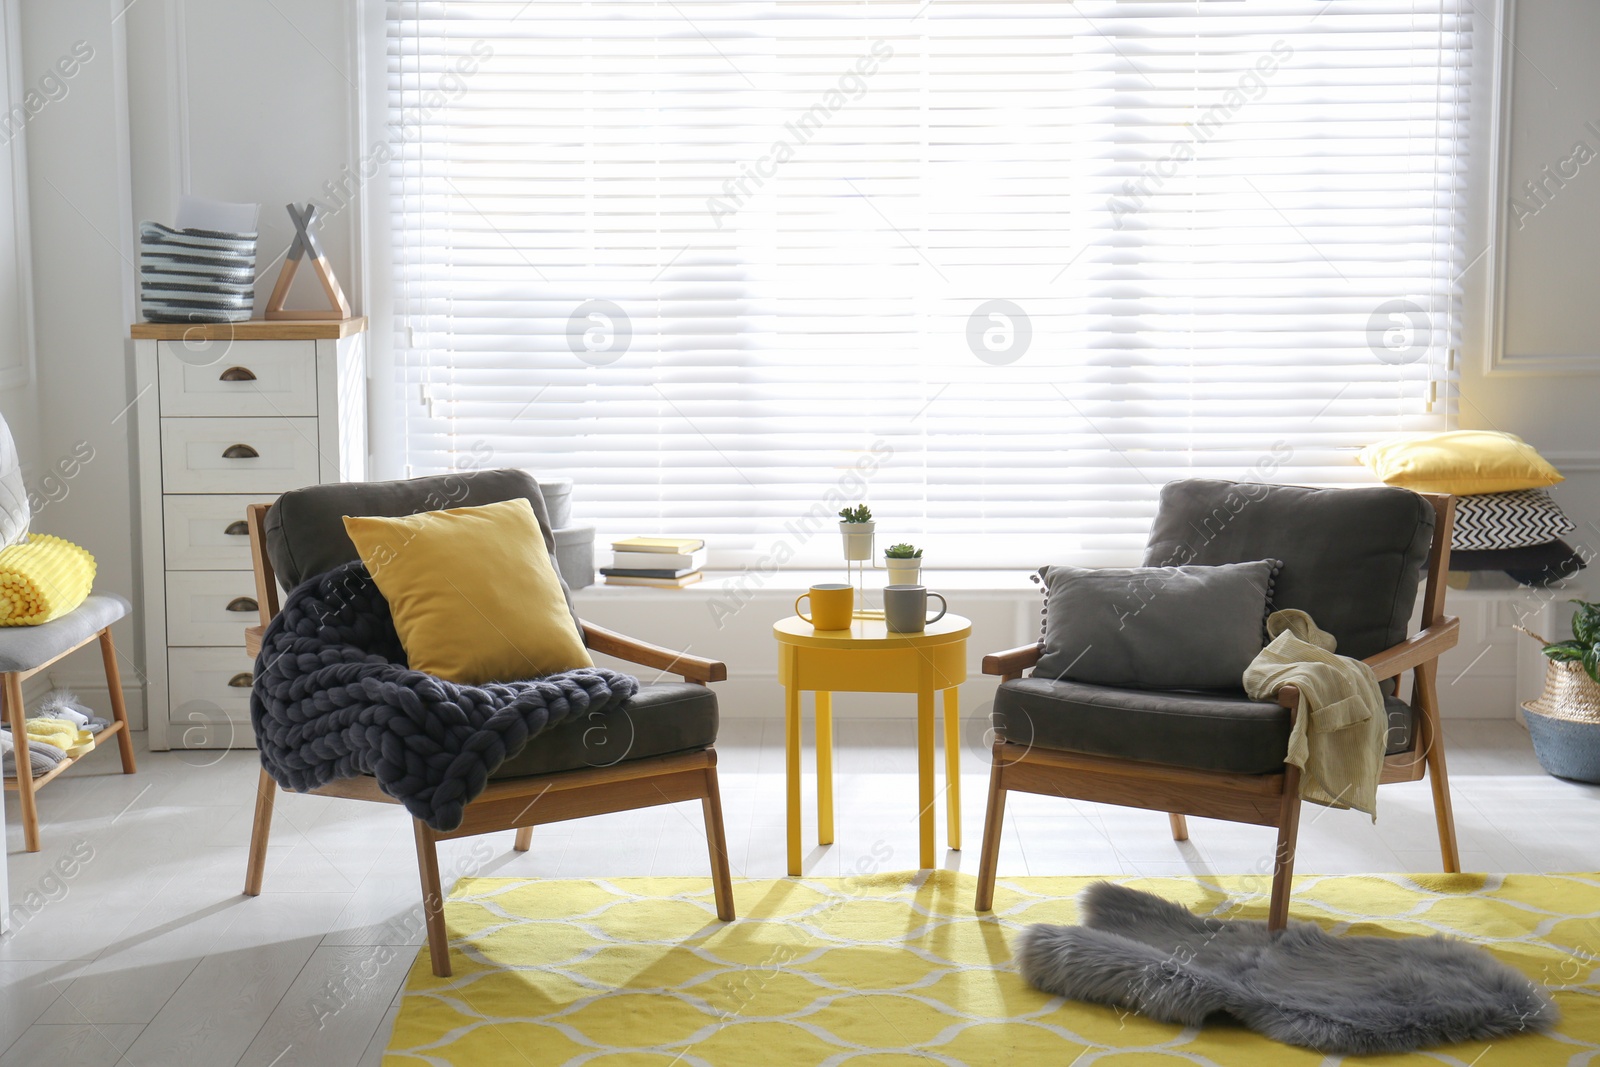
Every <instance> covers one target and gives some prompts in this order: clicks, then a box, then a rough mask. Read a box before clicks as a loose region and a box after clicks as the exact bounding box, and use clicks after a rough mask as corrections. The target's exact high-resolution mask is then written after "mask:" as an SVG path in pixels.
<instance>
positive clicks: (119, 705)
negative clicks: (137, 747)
mask: <svg viewBox="0 0 1600 1067" xmlns="http://www.w3.org/2000/svg"><path fill="white" fill-rule="evenodd" d="M100 659H101V661H102V662H104V663H105V667H106V686H107V687H108V688H109V689H110V690H111V718H112V720H113V721H115V722H120V723H121V724H122V729H121V730H120V731H119V732H118V733H117V748H118V750H119V751H120V752H121V753H122V773H123V774H133V773H135V772H137V771H138V769H139V767H138V765H137V764H136V763H135V762H134V759H133V735H132V734H131V733H129V732H128V708H127V706H126V705H125V704H124V702H123V699H122V672H121V671H119V670H118V669H117V649H116V646H115V645H113V644H112V643H111V627H109V626H107V627H106V628H105V629H104V630H101V631H100Z"/></svg>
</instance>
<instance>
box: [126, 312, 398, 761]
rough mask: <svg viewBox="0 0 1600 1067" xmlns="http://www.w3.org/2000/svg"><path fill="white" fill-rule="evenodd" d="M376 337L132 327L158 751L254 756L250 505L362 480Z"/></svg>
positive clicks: (356, 329)
mask: <svg viewBox="0 0 1600 1067" xmlns="http://www.w3.org/2000/svg"><path fill="white" fill-rule="evenodd" d="M365 329H366V320H365V319H361V318H355V319H345V320H343V321H328V322H312V321H306V322H289V321H274V322H262V321H251V322H242V323H235V324H231V325H205V326H184V325H165V324H157V323H140V324H138V325H136V326H134V327H133V331H132V332H133V339H134V358H135V388H136V390H137V397H138V399H137V400H136V401H135V404H134V407H135V411H136V412H137V423H138V434H139V438H138V440H139V472H140V488H139V506H140V524H141V532H142V534H143V556H142V559H143V572H144V588H143V594H142V595H143V604H142V609H143V618H144V650H145V679H144V680H145V706H146V707H147V708H148V711H149V729H150V747H151V748H153V749H158V750H161V749H168V748H250V747H253V746H254V744H255V741H254V736H253V734H252V733H251V730H250V670H251V666H252V665H251V662H250V658H249V657H248V656H246V655H245V651H244V628H245V627H246V626H252V625H255V623H256V621H257V608H256V599H255V598H256V591H255V577H254V575H253V574H252V573H251V569H250V539H249V535H248V534H247V532H246V530H245V524H244V514H245V505H247V504H255V503H265V502H268V501H271V500H273V499H275V498H276V497H277V495H278V494H279V493H283V492H287V491H288V490H290V489H298V488H300V487H301V486H304V485H314V484H317V483H320V482H341V481H360V480H362V479H364V478H365V477H366V469H367V418H366V411H367V360H366V344H365V342H366V334H365V332H364V331H365Z"/></svg>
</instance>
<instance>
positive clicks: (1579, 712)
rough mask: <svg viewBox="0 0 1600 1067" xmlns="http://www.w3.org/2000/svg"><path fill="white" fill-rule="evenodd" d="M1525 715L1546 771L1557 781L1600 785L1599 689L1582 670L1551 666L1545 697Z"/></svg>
mask: <svg viewBox="0 0 1600 1067" xmlns="http://www.w3.org/2000/svg"><path fill="white" fill-rule="evenodd" d="M1522 711H1523V718H1524V720H1525V721H1526V722H1527V724H1528V735H1529V736H1530V737H1531V738H1532V739H1533V752H1534V755H1536V756H1538V757H1539V765H1540V766H1541V767H1543V768H1544V769H1545V770H1546V771H1547V772H1549V773H1550V774H1553V775H1555V776H1556V777H1557V778H1570V779H1572V780H1574V781H1578V782H1594V783H1600V685H1596V684H1595V681H1594V679H1593V678H1590V677H1589V675H1588V674H1587V673H1586V672H1585V671H1584V669H1583V668H1582V667H1581V666H1580V665H1578V664H1576V663H1558V662H1556V661H1555V660H1551V661H1549V663H1548V664H1547V665H1546V667H1545V674H1544V692H1543V693H1540V694H1539V697H1538V699H1537V700H1530V701H1527V702H1526V703H1524V704H1523V705H1522Z"/></svg>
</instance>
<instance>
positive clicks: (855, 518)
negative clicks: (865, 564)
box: [839, 504, 878, 563]
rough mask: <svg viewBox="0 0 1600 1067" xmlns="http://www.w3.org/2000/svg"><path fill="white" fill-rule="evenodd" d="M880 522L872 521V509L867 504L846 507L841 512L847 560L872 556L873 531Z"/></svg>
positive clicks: (840, 525) (841, 525)
mask: <svg viewBox="0 0 1600 1067" xmlns="http://www.w3.org/2000/svg"><path fill="white" fill-rule="evenodd" d="M877 528H878V524H877V523H875V522H873V521H872V509H871V508H869V507H867V506H866V505H865V504H857V505H855V506H854V507H849V508H845V509H843V510H842V511H840V512H839V533H841V534H843V535H844V558H845V562H847V563H853V562H855V561H857V560H867V559H871V558H872V533H873V531H874V530H876V529H877Z"/></svg>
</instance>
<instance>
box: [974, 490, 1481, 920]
mask: <svg viewBox="0 0 1600 1067" xmlns="http://www.w3.org/2000/svg"><path fill="white" fill-rule="evenodd" d="M1454 508H1455V501H1454V498H1453V497H1449V496H1442V495H1434V494H1418V493H1412V492H1411V491H1409V490H1406V489H1394V488H1389V487H1375V488H1360V489H1309V488H1303V487H1300V486H1283V485H1270V486H1269V485H1262V484H1259V483H1250V484H1238V483H1233V482H1224V481H1211V480H1191V481H1181V482H1173V483H1171V484H1169V485H1167V486H1166V487H1165V488H1164V489H1163V490H1162V493H1161V504H1160V508H1159V511H1158V513H1157V515H1156V519H1155V523H1154V525H1153V527H1152V529H1151V533H1150V539H1149V542H1148V545H1147V547H1146V550H1145V559H1144V563H1145V565H1146V566H1152V567H1156V566H1169V565H1176V564H1185V563H1195V564H1208V565H1215V564H1223V563H1242V562H1247V561H1250V560H1258V559H1279V560H1282V561H1283V567H1282V569H1281V570H1280V571H1279V573H1278V577H1277V581H1276V585H1275V590H1274V596H1273V604H1272V607H1273V608H1274V609H1279V608H1299V609H1301V610H1303V611H1306V612H1308V613H1309V614H1310V615H1311V616H1312V618H1313V619H1315V620H1316V622H1317V624H1318V625H1319V626H1320V627H1321V628H1322V629H1324V630H1326V631H1328V632H1329V633H1331V634H1333V635H1334V637H1335V638H1336V639H1337V640H1338V643H1339V648H1338V651H1339V653H1340V654H1341V655H1346V656H1351V657H1354V658H1357V659H1363V660H1365V661H1366V662H1367V664H1368V665H1369V666H1371V667H1372V668H1373V670H1374V672H1375V673H1376V674H1377V676H1378V679H1379V681H1380V683H1381V684H1382V685H1383V688H1384V693H1385V702H1386V704H1387V709H1388V717H1389V734H1388V745H1387V751H1386V755H1385V759H1384V767H1383V772H1382V777H1381V779H1380V782H1382V783H1387V782H1402V781H1416V780H1418V779H1420V778H1421V777H1422V776H1423V775H1424V773H1426V774H1428V775H1429V776H1430V778H1431V780H1432V785H1433V799H1434V809H1435V815H1436V817H1437V822H1438V831H1439V848H1440V852H1441V853H1442V855H1443V859H1444V868H1445V870H1446V871H1452V872H1454V871H1457V870H1459V869H1460V861H1459V858H1458V854H1457V851H1456V839H1455V823H1454V820H1453V817H1452V815H1451V810H1450V790H1449V781H1448V778H1447V775H1446V770H1445V758H1444V740H1443V735H1442V733H1441V731H1440V727H1439V699H1438V689H1437V686H1436V683H1435V674H1436V672H1437V669H1438V657H1439V655H1440V654H1441V653H1443V652H1444V651H1446V650H1447V649H1449V648H1452V647H1454V646H1455V644H1456V641H1457V633H1458V629H1459V627H1458V623H1457V620H1456V619H1454V618H1447V617H1446V616H1445V615H1444V597H1445V583H1444V575H1445V570H1446V568H1447V566H1448V563H1449V555H1450V529H1451V525H1452V521H1453V516H1454ZM1424 575H1426V583H1427V584H1426V588H1425V591H1424V593H1423V611H1422V629H1421V630H1420V632H1418V633H1417V634H1415V635H1414V636H1410V637H1408V636H1407V633H1406V630H1407V627H1408V624H1409V621H1410V618H1411V614H1412V611H1413V609H1414V607H1415V606H1416V597H1417V590H1418V587H1419V586H1420V585H1421V584H1422V581H1423V577H1424ZM1039 655H1040V649H1039V645H1037V644H1033V645H1026V646H1024V647H1022V648H1014V649H1011V650H1009V651H1006V652H999V653H996V654H994V655H991V656H987V657H985V658H984V661H983V670H984V673H985V674H993V675H999V676H1000V677H1001V678H1002V679H1003V681H1002V683H1001V685H1000V688H999V690H998V692H997V693H996V696H995V711H994V716H995V730H996V737H997V740H996V742H995V748H994V762H993V765H992V768H991V772H990V781H989V807H988V814H987V818H986V821H985V825H984V838H983V852H982V854H981V857H980V860H979V867H978V893H977V909H978V910H979V911H987V910H989V908H990V906H991V904H992V903H993V898H994V879H995V874H996V870H995V868H996V864H997V862H998V858H999V849H1000V829H1001V825H1002V822H1003V820H1004V817H1005V803H1006V794H1007V792H1008V791H1011V790H1022V791H1024V792H1031V793H1042V794H1047V795H1052V796H1063V797H1071V798H1074V799H1078V800H1088V801H1095V802H1099V803H1109V804H1119V805H1124V806H1129V807H1140V808H1150V809H1155V810H1158V811H1166V812H1168V813H1169V814H1170V815H1171V824H1172V833H1173V837H1174V838H1175V839H1177V840H1180V841H1181V840H1185V839H1186V838H1187V837H1188V828H1187V825H1186V823H1185V819H1184V817H1185V815H1198V816H1202V817H1206V818H1213V819H1225V820H1228V821H1232V822H1244V823H1254V824H1256V825H1261V826H1274V827H1277V829H1278V844H1277V850H1276V854H1275V858H1274V866H1273V883H1272V897H1271V905H1270V909H1269V915H1268V921H1269V923H1270V924H1271V925H1272V927H1273V928H1275V929H1276V928H1281V927H1282V926H1284V925H1285V923H1286V922H1287V918H1288V904H1289V883H1290V878H1291V876H1292V874H1293V870H1294V854H1295V843H1296V836H1297V832H1298V828H1299V815H1300V798H1299V775H1300V772H1299V768H1297V767H1295V766H1293V765H1292V764H1286V763H1285V762H1284V756H1285V754H1286V752H1287V745H1288V739H1289V732H1290V729H1291V726H1292V724H1293V719H1292V716H1293V715H1294V711H1293V709H1294V708H1295V707H1296V706H1297V705H1298V703H1299V700H1298V696H1299V694H1298V693H1297V692H1296V691H1295V690H1294V687H1292V686H1285V687H1284V688H1283V689H1281V690H1279V692H1278V694H1277V701H1276V702H1274V703H1266V702H1261V701H1254V700H1251V699H1249V698H1248V697H1247V696H1246V695H1245V694H1244V692H1243V690H1242V689H1241V690H1240V691H1238V692H1237V693H1219V692H1210V691H1207V692H1188V691H1153V690H1134V689H1115V688H1110V687H1106V686H1097V685H1088V684H1084V683H1081V682H1074V681H1069V680H1059V679H1051V678H1039V677H1024V676H1023V673H1024V672H1025V671H1027V670H1029V669H1030V668H1032V667H1033V666H1034V665H1035V664H1036V663H1037V662H1038V660H1039ZM1407 671H1410V672H1411V673H1412V676H1413V681H1412V685H1411V690H1410V694H1409V696H1408V698H1406V699H1401V698H1400V697H1399V696H1398V695H1396V689H1397V685H1396V682H1397V680H1398V679H1399V678H1400V676H1401V675H1403V674H1404V673H1405V672H1407Z"/></svg>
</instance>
